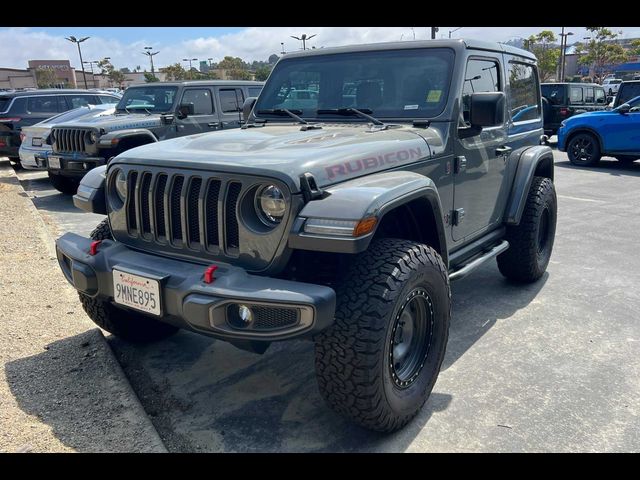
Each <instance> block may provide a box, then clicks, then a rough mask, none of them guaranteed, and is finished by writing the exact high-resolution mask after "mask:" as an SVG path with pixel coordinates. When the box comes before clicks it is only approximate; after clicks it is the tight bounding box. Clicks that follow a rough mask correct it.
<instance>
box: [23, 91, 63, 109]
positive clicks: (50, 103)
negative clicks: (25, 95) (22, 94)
mask: <svg viewBox="0 0 640 480" xmlns="http://www.w3.org/2000/svg"><path fill="white" fill-rule="evenodd" d="M27 111H29V112H32V113H36V112H37V113H58V98H57V97H49V96H44V95H42V96H37V97H29V99H28V100H27Z"/></svg>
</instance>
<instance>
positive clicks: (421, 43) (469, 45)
mask: <svg viewBox="0 0 640 480" xmlns="http://www.w3.org/2000/svg"><path fill="white" fill-rule="evenodd" d="M443 47H449V48H453V49H461V48H463V49H473V50H488V51H495V52H503V53H510V54H512V55H518V56H521V57H525V58H528V59H530V60H536V57H535V55H534V54H533V53H531V52H528V51H527V50H523V49H521V48H516V47H512V46H510V45H505V44H503V43H497V42H485V41H483V40H470V39H455V40H451V39H439V40H411V41H404V42H381V43H367V44H360V45H346V46H342V47H327V48H314V49H309V50H303V51H300V52H292V53H287V54H285V55H284V56H283V57H282V58H294V57H306V56H315V55H331V54H336V53H348V52H366V51H375V50H401V49H409V48H443Z"/></svg>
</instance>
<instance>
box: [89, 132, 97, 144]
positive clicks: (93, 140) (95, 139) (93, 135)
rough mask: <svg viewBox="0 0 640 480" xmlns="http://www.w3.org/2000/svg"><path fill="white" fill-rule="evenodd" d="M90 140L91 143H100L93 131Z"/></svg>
mask: <svg viewBox="0 0 640 480" xmlns="http://www.w3.org/2000/svg"><path fill="white" fill-rule="evenodd" d="M89 140H91V143H96V142H97V141H98V134H97V133H96V132H94V131H92V132H91V133H90V134H89Z"/></svg>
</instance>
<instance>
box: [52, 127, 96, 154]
mask: <svg viewBox="0 0 640 480" xmlns="http://www.w3.org/2000/svg"><path fill="white" fill-rule="evenodd" d="M52 130H53V134H54V138H55V141H54V143H53V151H54V152H56V153H73V152H80V153H86V143H85V142H86V139H87V138H88V137H89V135H90V133H91V130H90V129H88V128H62V127H60V128H53V129H52Z"/></svg>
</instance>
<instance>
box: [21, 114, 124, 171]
mask: <svg viewBox="0 0 640 480" xmlns="http://www.w3.org/2000/svg"><path fill="white" fill-rule="evenodd" d="M114 112H115V104H113V103H111V104H102V105H87V106H86V107H80V108H76V109H74V110H69V111H68V112H64V113H61V114H59V115H56V116H54V117H51V118H48V119H46V120H44V121H42V122H40V123H36V124H35V125H31V126H30V127H23V128H22V132H20V136H21V141H22V143H21V144H20V150H19V151H18V154H19V155H20V163H21V164H22V166H23V167H24V168H26V169H29V170H46V169H47V162H46V159H47V157H48V155H49V153H50V152H51V145H49V144H47V137H48V136H49V133H51V127H53V126H54V125H58V124H61V123H65V122H69V121H72V120H79V119H89V118H94V117H100V116H102V115H111V114H113V113H114Z"/></svg>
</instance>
